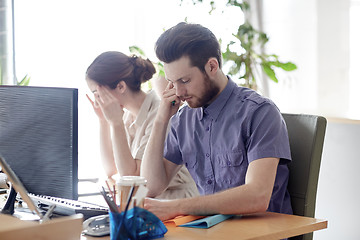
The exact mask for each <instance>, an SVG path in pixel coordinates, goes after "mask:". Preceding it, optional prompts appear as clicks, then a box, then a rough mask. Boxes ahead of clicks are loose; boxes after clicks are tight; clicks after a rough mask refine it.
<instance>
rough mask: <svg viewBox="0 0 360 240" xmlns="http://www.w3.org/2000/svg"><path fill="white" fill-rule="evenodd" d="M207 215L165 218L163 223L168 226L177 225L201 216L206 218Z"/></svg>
mask: <svg viewBox="0 0 360 240" xmlns="http://www.w3.org/2000/svg"><path fill="white" fill-rule="evenodd" d="M204 217H206V216H195V215H185V216H177V217H175V218H173V219H169V220H165V221H163V223H164V224H165V225H166V226H174V227H177V226H179V225H182V224H185V223H188V222H192V221H195V220H198V219H201V218H204Z"/></svg>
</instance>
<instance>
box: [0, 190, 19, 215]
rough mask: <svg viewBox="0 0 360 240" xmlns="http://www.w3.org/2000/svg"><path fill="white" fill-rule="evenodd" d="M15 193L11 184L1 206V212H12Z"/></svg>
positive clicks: (10, 213) (11, 213)
mask: <svg viewBox="0 0 360 240" xmlns="http://www.w3.org/2000/svg"><path fill="white" fill-rule="evenodd" d="M16 195H17V192H16V191H15V189H14V187H13V186H11V188H10V193H9V196H8V198H7V200H6V203H5V205H4V207H3V209H2V210H1V213H2V214H9V215H13V214H14V207H15V201H16Z"/></svg>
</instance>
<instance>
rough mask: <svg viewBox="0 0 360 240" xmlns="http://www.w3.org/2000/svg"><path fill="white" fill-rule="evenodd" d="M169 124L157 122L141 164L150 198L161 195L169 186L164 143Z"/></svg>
mask: <svg viewBox="0 0 360 240" xmlns="http://www.w3.org/2000/svg"><path fill="white" fill-rule="evenodd" d="M167 125H168V122H163V121H157V120H155V122H154V125H153V129H152V131H151V134H150V138H149V142H148V144H147V146H146V149H145V153H144V157H143V160H142V163H141V175H142V176H144V177H145V178H146V179H147V187H148V189H149V193H148V196H150V197H155V196H157V195H159V194H161V193H162V192H163V191H164V190H165V189H166V187H167V186H168V184H169V178H168V176H167V173H166V168H165V164H164V157H163V154H164V142H165V138H166V132H167Z"/></svg>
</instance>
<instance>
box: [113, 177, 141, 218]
mask: <svg viewBox="0 0 360 240" xmlns="http://www.w3.org/2000/svg"><path fill="white" fill-rule="evenodd" d="M140 185H143V186H145V185H146V179H145V178H144V177H140V176H122V177H120V178H119V179H118V180H116V189H117V193H118V197H119V199H120V209H121V211H124V210H125V207H126V203H127V201H128V198H129V194H130V190H131V188H132V187H133V186H134V193H133V196H135V194H136V191H137V190H138V188H139V186H140ZM140 207H142V206H140Z"/></svg>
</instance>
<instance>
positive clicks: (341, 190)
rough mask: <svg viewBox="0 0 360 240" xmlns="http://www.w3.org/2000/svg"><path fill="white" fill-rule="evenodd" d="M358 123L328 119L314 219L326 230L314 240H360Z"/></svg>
mask: <svg viewBox="0 0 360 240" xmlns="http://www.w3.org/2000/svg"><path fill="white" fill-rule="evenodd" d="M359 136H360V121H354V120H352V121H349V120H341V119H340V120H337V119H335V120H334V119H328V125H327V129H326V136H325V142H324V150H323V156H322V162H321V168H320V176H319V184H318V192H317V203H316V211H315V216H316V217H318V218H322V219H327V220H328V229H326V230H321V231H317V232H315V233H314V240H332V239H334V240H335V239H336V240H337V239H347V240H352V239H354V240H357V239H360V228H359V214H360V204H359V203H360V190H359V183H360V174H359V169H360V161H359V160H360V148H359V146H360V140H359Z"/></svg>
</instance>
